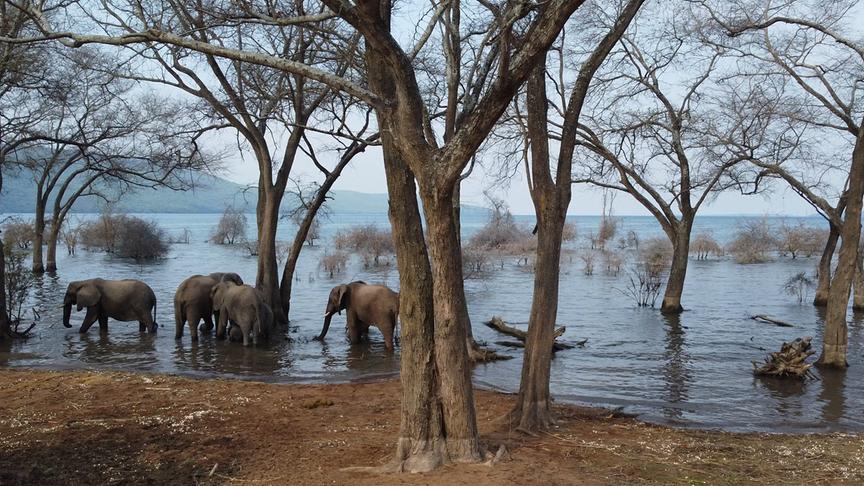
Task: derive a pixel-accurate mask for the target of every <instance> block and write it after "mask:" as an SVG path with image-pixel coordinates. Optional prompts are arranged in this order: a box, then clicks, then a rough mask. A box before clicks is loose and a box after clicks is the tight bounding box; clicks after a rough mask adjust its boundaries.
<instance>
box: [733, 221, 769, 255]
mask: <svg viewBox="0 0 864 486" xmlns="http://www.w3.org/2000/svg"><path fill="white" fill-rule="evenodd" d="M776 247H777V239H776V238H774V235H773V234H772V232H771V227H770V225H769V224H768V221H767V220H765V219H760V220H751V221H747V222H745V223H743V224H741V225H740V226H739V227H738V230H737V231H736V233H735V238H734V239H733V240H732V242H731V243H729V247H728V250H729V253H731V254H732V255H734V256H735V261H737V262H738V263H763V262H767V261H769V260H770V259H771V255H770V252H771V250H772V249H773V248H776Z"/></svg>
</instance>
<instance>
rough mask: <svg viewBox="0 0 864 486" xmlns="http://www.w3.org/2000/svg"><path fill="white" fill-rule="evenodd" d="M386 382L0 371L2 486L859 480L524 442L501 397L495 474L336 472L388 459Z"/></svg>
mask: <svg viewBox="0 0 864 486" xmlns="http://www.w3.org/2000/svg"><path fill="white" fill-rule="evenodd" d="M398 400H399V382H398V381H385V382H380V383H371V384H356V385H355V384H347V385H274V384H264V383H254V382H242V381H227V380H190V379H185V378H177V377H173V376H165V375H145V374H128V373H104V372H100V373H87V372H50V371H27V370H0V484H3V485H6V484H39V485H46V484H121V483H122V484H158V485H165V484H196V483H198V484H228V483H235V484H351V485H352V486H359V485H379V484H441V485H445V484H446V485H471V486H478V485H486V484H490V485H492V484H496V485H497V484H520V485H524V484H630V483H636V482H638V483H656V484H741V483H754V484H756V483H762V484H764V483H768V484H771V483H778V482H781V481H782V482H796V483H797V482H814V481H815V482H822V483H842V482H848V483H850V484H853V483H856V484H861V483H862V482H864V436H862V435H860V434H830V435H800V436H795V435H782V436H781V435H768V434H729V433H722V432H710V431H692V430H678V429H671V428H667V427H660V426H656V425H650V424H645V423H642V422H639V421H637V420H634V419H631V418H625V417H615V416H613V415H612V414H610V413H609V412H607V411H604V410H598V409H585V408H578V407H570V406H561V407H558V408H557V413H558V416H559V419H560V420H559V426H558V428H557V429H556V430H555V431H553V432H552V433H550V434H544V435H542V436H540V437H524V436H521V435H519V434H517V433H514V432H512V431H509V430H508V427H507V426H506V424H505V423H504V422H503V421H502V420H501V417H502V416H503V415H504V413H505V412H506V411H507V410H508V409H509V408H510V407H511V406H512V397H511V396H507V395H501V394H497V393H492V392H485V391H480V392H478V394H477V412H478V421H479V424H480V430H481V433H482V437H483V440H484V444H486V445H487V446H488V447H490V448H491V449H493V450H498V448H499V447H500V445H502V444H503V445H506V446H507V448H508V450H509V458H508V459H506V460H504V461H502V462H499V463H497V464H495V465H484V464H471V465H465V464H463V465H452V466H446V467H443V468H441V469H440V470H438V471H435V472H434V473H430V474H422V475H406V474H387V475H381V474H373V473H367V472H356V471H346V470H344V469H343V468H347V467H352V466H376V465H381V464H384V463H385V462H387V461H388V460H389V459H390V458H391V456H392V454H393V451H394V440H395V437H396V434H397V432H398V428H399V416H398V405H399V402H398Z"/></svg>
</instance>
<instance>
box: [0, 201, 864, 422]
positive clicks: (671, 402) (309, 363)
mask: <svg viewBox="0 0 864 486" xmlns="http://www.w3.org/2000/svg"><path fill="white" fill-rule="evenodd" d="M141 216H142V217H144V218H146V219H152V220H155V221H156V222H158V223H159V225H160V226H161V227H162V228H163V229H165V230H166V232H168V233H169V234H171V235H178V234H180V233H181V232H182V230H183V229H184V228H188V229H189V230H190V231H191V235H192V238H191V242H190V244H178V245H173V246H172V248H171V252H170V254H169V256H168V258H166V259H164V260H162V261H159V262H156V263H148V264H136V263H134V262H129V261H124V260H119V259H114V258H112V257H110V256H107V255H105V254H101V253H88V252H86V251H83V250H80V249H79V252H78V254H77V255H75V256H67V255H66V254H65V253H66V252H65V250H64V249H63V248H60V249H58V253H59V261H58V266H59V273H58V275H57V276H47V275H46V276H43V277H40V278H39V279H38V280H37V282H36V288H35V289H34V293H33V296H32V297H33V302H32V303H31V304H32V305H33V306H35V307H36V308H37V309H38V310H39V311H40V314H41V320H40V321H39V323H38V325H37V327H36V328H35V330H34V336H33V337H32V338H30V339H28V340H26V341H16V342H14V343H12V344H0V366H8V367H37V368H51V369H111V370H122V371H142V372H156V373H174V374H180V375H185V376H191V377H202V378H203V377H213V376H215V377H224V378H237V379H251V380H263V381H268V382H286V383H287V382H292V383H293V382H349V381H363V380H372V379H378V378H383V377H391V376H395V375H397V374H398V370H399V355H398V346H397V352H396V353H395V354H389V355H388V354H387V353H386V352H385V351H384V345H383V341H382V340H381V336H380V333H378V331H377V330H375V329H373V330H372V331H371V332H370V335H371V342H370V343H366V344H362V345H359V346H353V347H352V346H349V345H348V343H347V339H346V338H345V337H344V336H343V335H342V333H341V332H339V331H340V330H341V329H342V326H344V319H345V317H344V314H343V315H342V316H335V317H334V320H333V327H332V329H331V331H330V333H329V334H328V336H327V339H326V341H325V342H323V343H321V342H316V341H312V337H313V336H315V335H316V334H317V333H318V332H319V331H320V329H321V325H322V314H323V310H324V307H325V304H326V299H327V295H328V293H329V291H330V289H331V288H332V287H333V286H334V285H336V284H339V283H342V282H347V281H352V280H358V279H359V280H365V281H367V282H376V283H384V284H386V285H389V286H391V287H393V288H396V287H398V275H397V274H396V270H395V264H394V265H390V266H383V267H381V268H377V269H364V268H363V266H362V264H361V263H360V262H359V261H358V260H356V259H354V261H352V263H351V265H349V268H348V270H347V271H346V272H345V273H344V274H343V275H339V276H337V277H336V278H335V279H333V280H331V279H329V278H327V275H325V274H324V273H323V272H321V271H319V268H318V261H319V259H320V256H321V255H322V253H323V252H324V248H323V246H320V245H316V246H315V247H306V248H305V249H304V250H303V256H302V257H301V260H300V263H299V265H298V269H297V273H296V279H295V283H294V296H293V299H292V306H291V323H290V326H289V328H288V329H287V331H286V333H284V334H285V336H280V337H279V338H278V339H275V340H274V342H272V343H270V344H268V345H265V346H261V347H258V348H244V347H242V346H241V345H239V344H237V343H226V342H222V341H216V340H215V339H214V338H213V337H212V336H209V337H208V336H203V337H202V338H201V340H200V341H198V343H197V344H193V343H192V342H191V341H190V339H189V334H188V330H187V332H186V333H185V334H186V335H185V336H184V338H183V340H181V341H179V342H178V341H175V340H174V324H173V323H174V319H173V308H172V300H173V295H174V291H175V289H176V287H177V285H178V284H179V283H180V282H181V281H182V280H183V279H185V278H186V277H187V276H189V275H192V274H197V273H202V274H206V273H209V272H214V271H236V272H237V273H239V274H240V275H241V276H242V277H243V279H244V280H246V281H247V283H248V282H254V281H255V260H254V259H253V258H252V257H250V256H249V255H248V253H246V252H245V250H244V249H243V248H242V247H239V246H237V247H224V246H217V245H213V244H210V243H208V242H207V241H206V240H207V238H208V236H209V235H210V234H211V232H212V230H213V228H214V227H215V225H216V222H217V221H218V219H219V215H218V214H194V215H191V214H187V215H183V214H159V215H152V214H149V215H141ZM80 217H92V216H87V215H84V216H80ZM517 219H518V220H519V221H521V222H522V223H523V224H525V225H527V226H531V225H532V224H533V220H532V218H529V217H517ZM746 219H748V218H745V217H703V218H699V219H697V223H696V229H695V232H698V231H711V232H712V233H713V235H714V236H715V238H717V240H718V241H720V242H721V243H723V242H726V241H728V240H729V239H730V238H731V235H732V234H733V232H734V231H735V228H736V226H737V225H738V224H739V223H741V222H742V221H745V220H746ZM787 219H788V220H789V222H790V223H793V224H794V223H797V222H798V221H803V222H805V223H806V224H812V225H819V226H824V225H823V222H822V221H821V220H820V219H818V218H787ZM572 220H573V221H574V222H575V223H576V225H577V228H578V231H579V234H580V239H579V240H578V244H584V243H585V241H584V235H587V234H588V233H589V232H591V231H596V229H597V226H598V222H599V218H598V217H574V218H572ZM252 221H254V218H253V217H251V215H250V234H252V232H251V225H252ZM621 221H622V227H621V229H619V233H618V234H619V235H623V234H625V233H626V232H627V231H630V230H633V231H635V232H636V233H637V234H639V236H640V238H642V239H644V238H647V237H650V236H660V235H662V233H661V231H660V228H659V226H658V225H657V223H656V222H655V221H654V219H653V218H651V217H623V218H621ZM771 222H772V223H774V224H779V222H780V220H779V219H776V218H774V219H772V220H771ZM366 223H375V224H379V225H381V226H382V227H386V226H387V224H388V223H387V218H386V215H385V214H378V213H376V214H350V215H349V214H345V215H334V216H333V217H331V219H330V221H328V222H327V223H326V224H325V225H324V228H323V236H324V238H323V240H322V244H326V243H327V240H328V238H329V237H330V236H332V235H333V233H335V232H336V231H338V230H339V229H342V228H346V227H350V226H353V225H358V224H366ZM483 223H484V221H483V218H482V217H479V216H476V217H469V218H465V220H464V221H463V226H462V228H463V233H464V237H465V238H468V237H470V235H471V234H472V233H473V232H475V231H476V230H477V229H478V228H480V227H481V226H482V225H483ZM293 231H294V229H293V227H292V226H291V225H290V224H287V223H285V224H283V225H282V228H280V234H279V239H280V240H285V241H288V240H290V239H291V237H292V236H293ZM817 257H818V255H817ZM817 257H812V258H798V259H796V260H791V259H788V258H777V259H776V260H775V261H773V262H770V263H764V264H757V265H740V264H737V263H735V262H734V261H733V260H732V259H730V258H728V257H726V258H720V259H711V260H707V261H697V260H691V263H690V268H689V271H688V275H687V285H686V289H685V292H684V296H683V305H684V307H685V308H686V309H688V310H687V311H686V312H684V313H683V314H681V315H680V316H676V317H667V316H663V315H661V314H660V312H659V311H658V310H657V309H651V308H637V307H635V306H634V304H633V303H632V301H631V300H630V298H628V297H626V296H625V295H623V293H622V292H621V289H623V288H624V287H625V285H626V281H627V276H626V272H624V271H622V272H621V273H620V274H619V275H618V276H612V275H606V274H605V272H604V271H603V269H602V265H600V264H599V262H598V265H597V269H596V270H595V273H594V275H592V276H586V275H584V272H583V270H582V263H581V261H580V260H579V259H578V258H576V257H573V258H570V257H565V258H564V266H563V268H562V276H561V298H560V309H559V312H558V322H559V325H565V326H566V327H567V331H566V333H565V334H564V336H563V339H564V340H565V341H570V342H573V341H578V340H581V339H586V338H587V339H588V342H587V344H586V345H585V346H584V347H580V348H575V349H572V350H566V351H562V352H559V353H558V354H557V356H556V358H555V359H554V361H553V364H552V384H551V386H552V393H553V395H554V397H555V399H557V400H559V401H566V402H572V403H578V404H586V405H597V406H604V407H612V408H619V407H620V408H621V409H622V410H623V411H624V412H628V413H633V414H638V415H639V417H640V418H642V419H644V420H648V421H652V422H656V423H662V424H669V425H675V426H682V427H702V428H719V429H724V430H730V431H769V432H824V431H846V430H864V373H861V372H860V370H861V367H862V366H864V359H862V358H864V347H862V342H864V316H858V315H853V314H852V313H851V311H850V314H849V318H850V324H849V356H848V361H849V364H850V368H849V370H848V371H846V372H842V371H841V372H822V371H819V370H816V371H815V373H816V376H817V377H818V378H819V379H818V380H813V381H806V382H790V381H776V380H766V379H757V378H754V376H753V374H752V365H751V361H761V360H762V359H763V358H764V357H765V356H766V354H767V353H768V352H770V351H776V350H778V349H779V347H780V344H781V342H783V341H789V340H792V339H794V338H796V337H803V336H813V338H814V339H813V343H814V348H816V350H817V351H818V350H819V349H821V337H820V333H821V329H822V316H821V315H820V312H819V310H817V309H816V308H814V307H813V306H811V305H810V304H809V301H810V299H812V292H811V295H810V296H809V297H808V299H806V301H805V303H804V304H798V302H797V300H796V299H795V298H794V297H791V296H789V295H787V294H786V293H784V291H783V290H782V286H783V283H784V282H785V281H786V280H787V279H788V278H789V277H790V276H791V275H793V274H795V273H798V272H801V271H804V272H807V273H812V272H813V271H814V269H815V266H816V263H817ZM91 277H103V278H109V279H121V278H138V279H141V280H143V281H145V282H147V283H148V284H149V285H150V286H151V287H152V288H153V290H154V291H155V292H156V296H157V300H158V308H157V321H158V322H159V323H160V324H161V325H162V327H161V328H160V330H159V332H158V333H157V334H155V335H150V334H139V333H138V325H137V323H122V322H116V321H113V320H112V321H111V322H110V323H109V332H108V334H107V335H105V336H100V335H99V332H98V326H94V327H93V328H91V329H90V332H89V333H87V334H84V335H79V334H78V332H77V328H78V325H79V324H80V321H81V319H83V316H84V313H83V312H80V313H74V314H73V316H72V323H73V328H72V329H66V328H64V327H63V325H62V323H61V310H60V309H59V307H58V306H59V304H60V303H61V301H62V297H63V293H64V292H65V288H66V285H67V283H68V282H69V281H71V280H78V279H83V278H91ZM532 288H533V275H532V273H531V267H530V266H527V267H526V266H525V265H517V263H516V261H515V260H513V261H509V260H508V261H507V262H506V263H505V264H504V266H503V268H501V269H499V270H496V271H494V272H491V273H490V274H489V276H488V278H486V279H481V280H473V279H472V280H468V281H466V292H467V298H468V305H469V311H470V315H471V319H472V327H473V330H474V335H475V337H476V338H477V339H478V340H480V341H485V342H486V343H487V344H488V345H489V346H490V347H492V348H494V349H495V350H496V351H498V352H499V353H502V354H507V355H511V356H513V357H514V359H512V360H509V361H501V362H495V363H490V364H485V365H479V366H477V367H476V368H475V369H474V381H475V383H476V384H477V385H478V386H482V387H486V388H491V389H496V390H502V391H510V392H513V391H516V390H517V389H518V385H519V375H520V369H521V356H522V350H520V349H512V348H507V347H503V346H499V345H497V344H496V341H502V340H506V338H504V337H502V336H501V335H498V334H497V333H495V332H494V331H491V330H489V329H487V328H486V327H485V326H484V325H483V324H482V323H483V322H484V321H487V320H489V319H490V318H491V317H492V316H493V315H499V316H501V317H503V318H504V319H505V320H506V321H507V322H510V323H515V324H517V325H520V324H521V325H525V323H526V322H527V320H528V313H529V309H530V305H531V291H532ZM754 314H766V315H770V316H772V317H775V318H778V319H782V320H785V321H789V322H792V323H794V324H795V327H792V328H785V327H776V326H773V325H768V324H762V323H759V322H756V321H754V320H752V319H750V316H752V315H754ZM287 337H290V339H287ZM4 346H5V347H4ZM811 359H815V357H814V358H811Z"/></svg>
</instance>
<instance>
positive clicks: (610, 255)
mask: <svg viewBox="0 0 864 486" xmlns="http://www.w3.org/2000/svg"><path fill="white" fill-rule="evenodd" d="M623 263H624V259H623V258H622V257H621V255H619V254H618V253H615V252H614V251H609V250H606V251H604V252H603V266H604V267H605V268H606V275H612V276H613V277H617V276H618V273H620V272H621V265H622V264H623Z"/></svg>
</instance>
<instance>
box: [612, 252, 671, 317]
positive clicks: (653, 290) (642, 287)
mask: <svg viewBox="0 0 864 486" xmlns="http://www.w3.org/2000/svg"><path fill="white" fill-rule="evenodd" d="M627 276H628V281H627V287H625V288H624V290H621V289H619V291H620V292H621V293H622V294H624V295H626V296H628V297H630V298H632V299H633V302H634V303H635V304H636V306H638V307H649V306H650V307H654V305H655V304H656V303H657V298H658V297H659V296H660V289H661V288H662V287H663V280H662V279H661V277H660V273H655V272H654V269H652V268H651V267H650V265H648V264H646V263H642V264H639V263H637V264H634V265H632V266H631V267H630V268H629V269H628V270H627Z"/></svg>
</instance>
